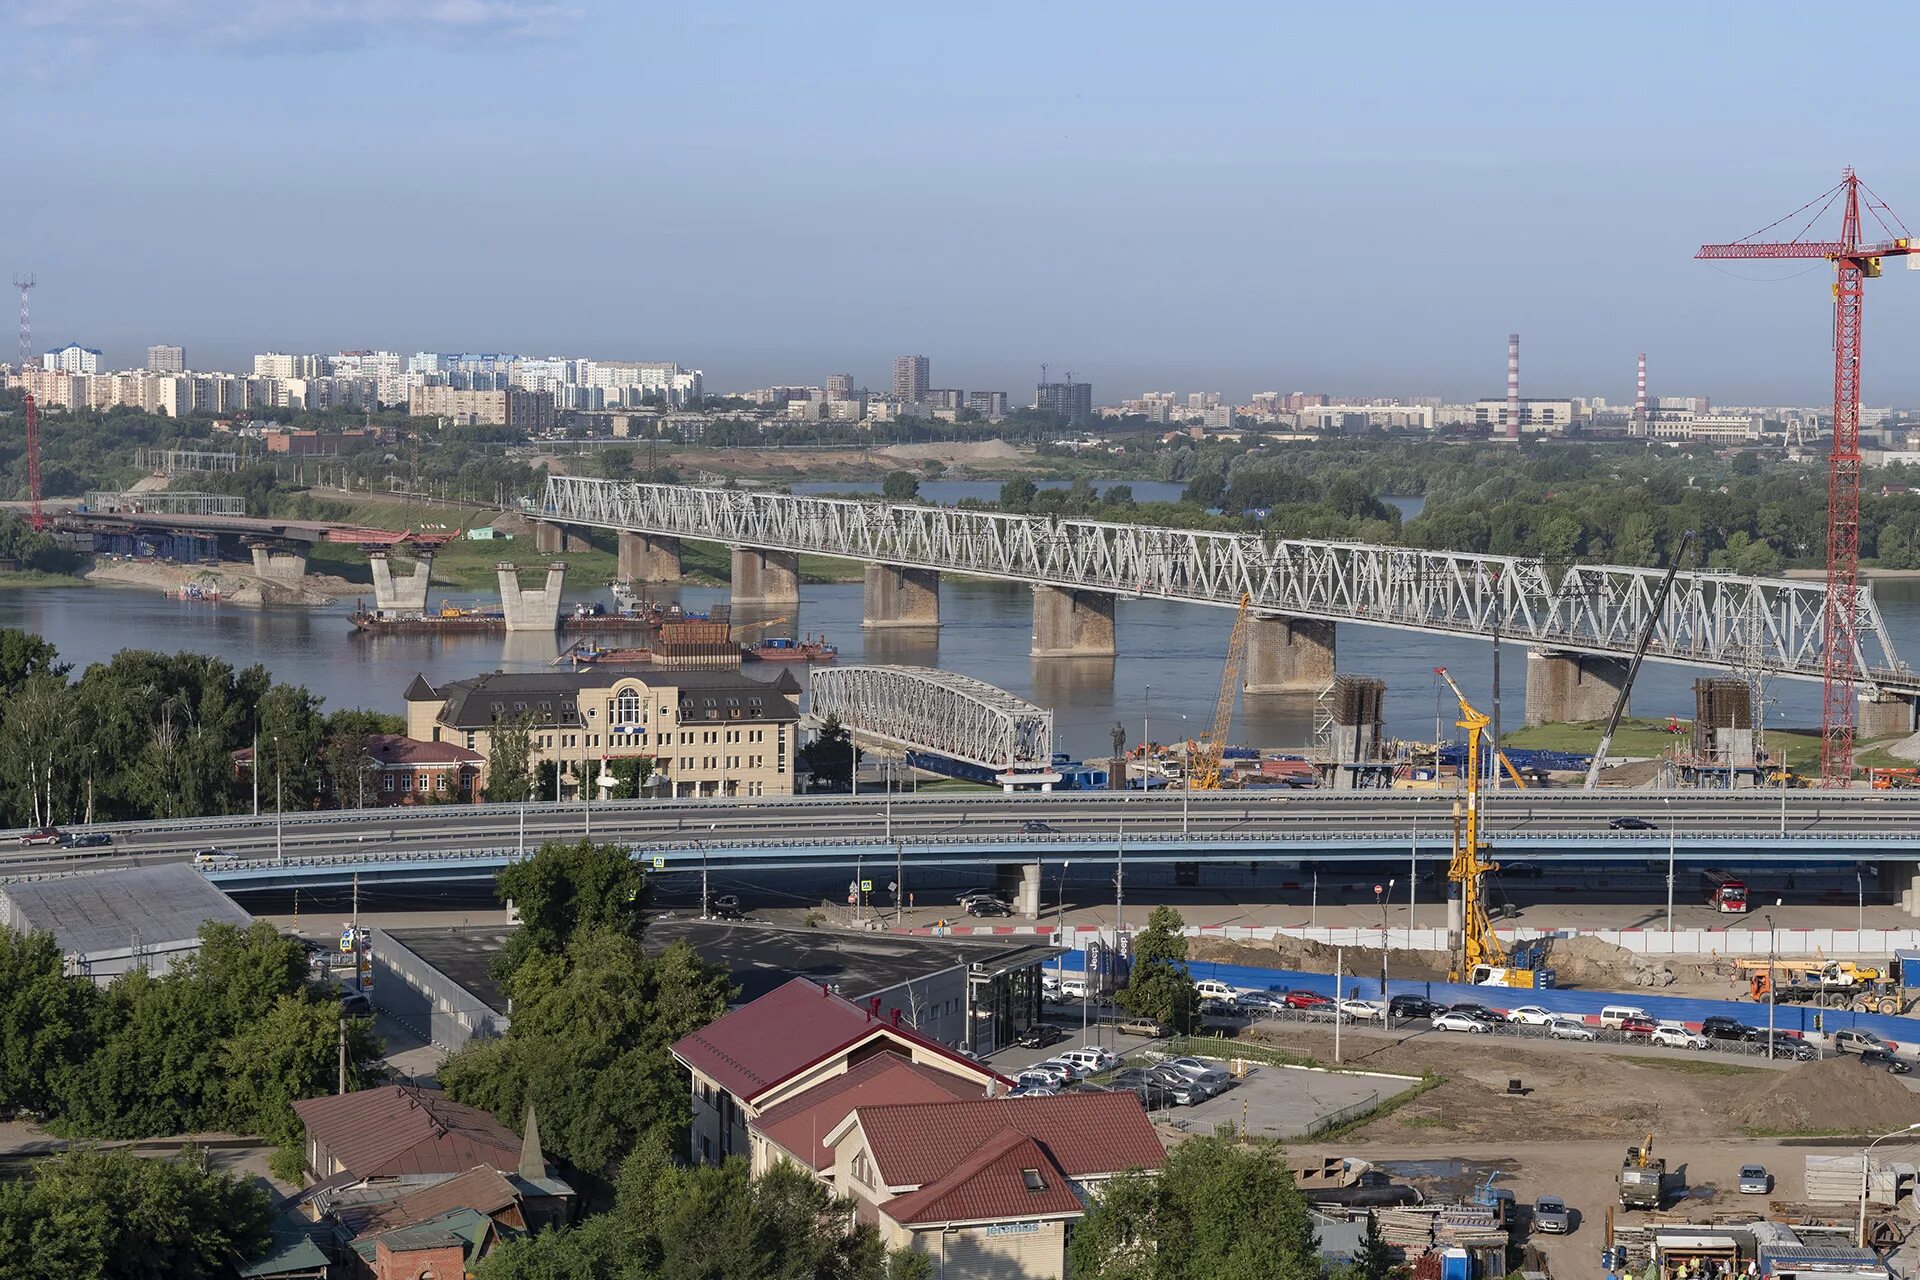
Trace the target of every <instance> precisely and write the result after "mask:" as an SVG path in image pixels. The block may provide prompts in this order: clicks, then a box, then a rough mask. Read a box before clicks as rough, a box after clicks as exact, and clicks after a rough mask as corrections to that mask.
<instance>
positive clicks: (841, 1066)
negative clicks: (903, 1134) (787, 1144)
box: [673, 978, 1012, 1168]
mask: <svg viewBox="0 0 1920 1280" xmlns="http://www.w3.org/2000/svg"><path fill="white" fill-rule="evenodd" d="M883 1055H884V1056H888V1057H891V1058H896V1059H899V1060H901V1061H903V1062H904V1063H907V1064H911V1065H912V1066H914V1067H916V1068H919V1070H918V1071H916V1072H914V1073H913V1074H914V1075H915V1077H916V1078H917V1079H922V1080H928V1079H931V1078H932V1077H933V1076H946V1077H950V1078H953V1079H956V1080H958V1081H960V1082H962V1083H963V1084H964V1085H965V1087H966V1088H967V1089H968V1090H970V1091H971V1092H972V1093H973V1094H975V1095H977V1096H982V1097H984V1096H986V1095H987V1094H988V1093H989V1091H991V1092H1003V1091H1005V1090H1007V1089H1010V1088H1012V1081H1010V1080H1008V1079H1007V1078H1006V1077H1005V1076H1003V1075H1001V1074H1000V1073H999V1072H997V1071H995V1070H994V1069H993V1068H991V1067H989V1066H987V1065H986V1064H984V1063H981V1062H977V1061H975V1060H974V1059H972V1058H969V1057H967V1056H966V1055H965V1054H962V1053H960V1052H959V1051H957V1050H954V1049H950V1048H948V1047H947V1046H946V1045H944V1044H941V1043H940V1042H939V1041H938V1040H934V1039H932V1038H930V1037H928V1036H925V1035H922V1034H921V1033H920V1032H918V1031H915V1030H914V1029H913V1027H911V1026H910V1025H907V1024H906V1023H905V1021H904V1019H903V1018H902V1016H901V1013H900V1011H899V1010H898V1009H890V1010H885V1011H884V1012H883V1011H882V1009H881V1008H880V1007H879V1002H878V1001H877V1000H875V1001H873V1002H871V1003H869V1004H867V1005H858V1004H855V1003H853V1002H852V1001H851V1000H845V999H842V998H841V997H840V996H838V995H835V994H834V993H833V992H832V991H830V990H829V989H827V988H826V987H824V986H821V985H819V984H817V983H813V982H809V981H807V980H806V979H804V978H795V979H793V980H792V981H790V982H788V983H786V984H785V985H783V986H779V987H776V988H774V989H773V990H772V991H770V992H768V993H767V994H766V995H764V996H761V997H760V998H759V999H758V1000H754V1001H751V1002H750V1003H747V1004H744V1005H741V1006H740V1007H739V1008H738V1009H733V1010H731V1011H729V1012H728V1013H727V1014H726V1015H725V1016H724V1017H721V1018H719V1019H717V1020H715V1021H713V1022H710V1023H708V1024H707V1025H706V1026H704V1027H702V1028H700V1030H698V1031H695V1032H693V1033H692V1034H691V1035H688V1036H686V1037H684V1038H682V1039H681V1040H679V1041H677V1042H676V1043H675V1044H674V1046H673V1056H674V1058H675V1059H676V1060H678V1061H679V1063H680V1064H681V1065H682V1066H684V1067H686V1068H687V1071H688V1074H689V1075H690V1076H691V1077H692V1090H693V1130H692V1156H693V1159H694V1160H696V1161H699V1162H703V1163H712V1162H716V1161H720V1160H724V1159H726V1158H727V1157H728V1156H733V1155H738V1156H754V1160H755V1167H756V1168H760V1167H764V1163H765V1159H766V1157H764V1156H755V1155H754V1152H753V1146H752V1143H753V1137H752V1134H751V1125H752V1123H753V1122H754V1121H755V1120H757V1119H760V1118H761V1117H763V1116H764V1115H766V1114H768V1113H770V1112H772V1111H773V1110H774V1109H775V1108H777V1107H779V1106H780V1105H781V1104H782V1103H785V1102H788V1101H790V1100H792V1099H795V1098H797V1097H799V1096H800V1095H801V1094H803V1093H806V1092H807V1091H808V1090H810V1089H813V1088H815V1087H816V1086H819V1085H823V1084H826V1083H827V1082H829V1081H832V1080H835V1079H836V1078H837V1077H840V1076H844V1075H847V1074H848V1073H849V1072H851V1071H853V1070H854V1069H855V1068H857V1067H859V1066H861V1064H863V1063H865V1062H867V1061H869V1060H870V1059H875V1058H878V1057H881V1056H883ZM862 1079H863V1080H865V1079H867V1077H862ZM894 1079H895V1080H896V1083H899V1087H901V1088H905V1087H907V1086H906V1085H905V1084H904V1082H903V1078H900V1077H894ZM783 1132H786V1131H784V1130H783ZM785 1141H791V1142H798V1141H799V1139H797V1138H793V1137H792V1136H791V1135H790V1134H789V1135H788V1137H787V1138H786V1139H785ZM802 1145H804V1144H802ZM794 1154H795V1155H796V1157H797V1158H799V1160H800V1163H801V1164H803V1165H806V1166H807V1167H810V1168H813V1167H817V1166H816V1163H815V1161H814V1159H813V1158H812V1155H811V1153H803V1152H795V1153H794Z"/></svg>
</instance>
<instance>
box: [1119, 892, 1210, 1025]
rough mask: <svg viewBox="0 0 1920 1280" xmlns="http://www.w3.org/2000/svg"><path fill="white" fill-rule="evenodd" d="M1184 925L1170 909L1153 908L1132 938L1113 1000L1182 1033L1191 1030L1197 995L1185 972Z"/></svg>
mask: <svg viewBox="0 0 1920 1280" xmlns="http://www.w3.org/2000/svg"><path fill="white" fill-rule="evenodd" d="M1184 923H1185V922H1184V921H1183V920H1181V918H1180V913H1179V912H1178V911H1176V910H1174V909H1173V908H1172V907H1155V908H1154V909H1153V914H1152V915H1150V916H1148V917H1147V927H1146V928H1145V929H1143V930H1142V931H1141V932H1140V933H1139V934H1138V935H1136V936H1135V938H1134V941H1133V965H1132V969H1131V970H1130V971H1129V973H1128V975H1127V985H1126V986H1124V987H1122V988H1120V991H1119V992H1118V994H1117V995H1116V996H1115V997H1114V999H1115V1000H1116V1001H1117V1002H1118V1004H1119V1005H1120V1007H1121V1008H1122V1009H1125V1010H1126V1011H1127V1012H1128V1013H1130V1014H1132V1015H1133V1016H1134V1017H1136V1018H1149V1019H1152V1020H1153V1021H1155V1022H1158V1023H1161V1024H1163V1025H1165V1026H1169V1027H1172V1028H1174V1029H1175V1030H1176V1031H1182V1032H1186V1031H1191V1030H1193V1027H1194V1024H1195V1022H1197V1021H1198V1018H1199V1010H1200V994H1199V992H1198V991H1197V990H1196V989H1195V987H1194V982H1193V975H1192V974H1190V973H1188V972H1187V938H1186V935H1185V934H1184V933H1182V932H1181V929H1182V927H1183V925H1184Z"/></svg>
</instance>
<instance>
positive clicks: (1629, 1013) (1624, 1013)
mask: <svg viewBox="0 0 1920 1280" xmlns="http://www.w3.org/2000/svg"><path fill="white" fill-rule="evenodd" d="M1628 1018H1638V1019H1640V1020H1641V1021H1642V1022H1652V1021H1653V1015H1652V1014H1650V1013H1648V1012H1647V1011H1646V1010H1645V1009H1642V1008H1641V1007H1640V1006H1639V1005H1637V1004H1610V1005H1607V1006H1605V1007H1604V1008H1602V1009H1601V1010H1600V1025H1601V1026H1603V1027H1606V1028H1608V1029H1609V1030H1612V1031H1618V1030H1619V1029H1620V1024H1621V1023H1622V1022H1625V1021H1626V1020H1627V1019H1628Z"/></svg>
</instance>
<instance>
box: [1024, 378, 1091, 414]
mask: <svg viewBox="0 0 1920 1280" xmlns="http://www.w3.org/2000/svg"><path fill="white" fill-rule="evenodd" d="M1033 407H1034V408H1035V409H1038V410H1039V411H1040V412H1041V413H1057V414H1059V415H1060V416H1061V417H1063V418H1065V419H1066V420H1067V421H1068V422H1086V421H1088V420H1090V419H1091V418H1092V417H1093V384H1092V383H1091V382H1043V383H1041V384H1040V385H1039V386H1038V387H1036V388H1035V389H1034V393H1033Z"/></svg>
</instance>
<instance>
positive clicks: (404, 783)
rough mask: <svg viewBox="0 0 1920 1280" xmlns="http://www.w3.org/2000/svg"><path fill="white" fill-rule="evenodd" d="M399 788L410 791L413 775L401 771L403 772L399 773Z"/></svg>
mask: <svg viewBox="0 0 1920 1280" xmlns="http://www.w3.org/2000/svg"><path fill="white" fill-rule="evenodd" d="M400 789H401V790H402V791H411V790H413V775H412V774H410V773H403V774H401V775H400Z"/></svg>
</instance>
